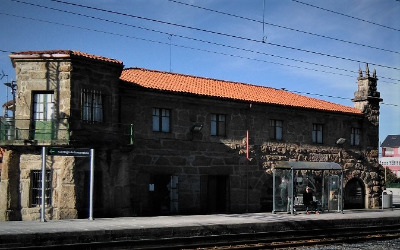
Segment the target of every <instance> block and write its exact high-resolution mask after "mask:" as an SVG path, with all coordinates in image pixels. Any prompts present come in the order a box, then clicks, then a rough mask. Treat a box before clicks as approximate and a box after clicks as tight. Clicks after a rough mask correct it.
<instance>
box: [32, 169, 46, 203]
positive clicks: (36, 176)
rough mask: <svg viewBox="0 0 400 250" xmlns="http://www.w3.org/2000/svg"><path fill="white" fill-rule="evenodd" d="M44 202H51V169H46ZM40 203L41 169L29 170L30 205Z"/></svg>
mask: <svg viewBox="0 0 400 250" xmlns="http://www.w3.org/2000/svg"><path fill="white" fill-rule="evenodd" d="M45 197H46V198H45V203H46V205H50V204H51V171H50V170H46V191H45ZM41 204H42V171H41V170H32V171H31V206H32V207H36V206H40V205H41Z"/></svg>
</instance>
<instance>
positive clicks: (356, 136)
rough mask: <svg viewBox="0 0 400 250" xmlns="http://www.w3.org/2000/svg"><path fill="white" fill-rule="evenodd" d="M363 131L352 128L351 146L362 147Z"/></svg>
mask: <svg viewBox="0 0 400 250" xmlns="http://www.w3.org/2000/svg"><path fill="white" fill-rule="evenodd" d="M360 137H361V129H359V128H351V136H350V144H351V145H352V146H358V145H360Z"/></svg>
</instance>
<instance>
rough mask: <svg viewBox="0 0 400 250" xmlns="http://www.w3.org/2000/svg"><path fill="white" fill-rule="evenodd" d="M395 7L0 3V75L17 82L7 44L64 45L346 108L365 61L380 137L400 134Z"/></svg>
mask: <svg viewBox="0 0 400 250" xmlns="http://www.w3.org/2000/svg"><path fill="white" fill-rule="evenodd" d="M68 3H74V4H75V5H71V4H68ZM76 4H80V5H81V6H78V5H76ZM82 5H84V6H82ZM85 6H86V7H85ZM398 13H400V1H396V0H385V1H381V0H351V1H348V0H335V1H333V0H327V1H316V0H298V1H297V0H201V1H200V0H198V1H195V0H176V1H175V0H174V1H169V0H87V1H77V0H60V1H52V0H41V1H34V0H17V1H13V0H2V1H1V2H0V30H1V36H0V72H1V71H3V72H4V73H5V74H7V75H8V80H9V81H11V79H15V72H14V69H13V68H12V65H11V62H10V59H9V57H8V56H9V54H10V52H11V51H25V50H52V49H71V50H79V51H83V52H87V53H91V54H95V55H100V56H106V57H110V58H115V59H118V60H121V61H123V62H124V65H125V67H142V68H148V69H156V70H163V71H172V72H176V73H183V74H190V75H196V76H203V77H209V78H216V79H222V80H228V81H237V82H244V83H250V84H255V85H264V86H269V87H274V88H286V89H287V90H290V91H296V92H300V93H303V94H305V95H308V94H306V93H312V94H317V95H311V96H312V97H315V98H319V99H324V100H327V101H331V102H335V103H340V104H344V105H348V106H353V103H352V102H351V100H350V99H351V98H352V97H353V96H354V92H355V91H356V90H357V76H358V73H357V71H358V69H359V67H361V69H362V70H365V62H368V63H369V65H370V69H371V71H372V70H373V69H376V70H377V75H378V78H379V81H378V91H380V92H381V97H382V98H383V99H384V101H383V102H384V104H382V105H381V116H380V141H383V140H384V139H385V138H386V136H387V135H388V134H400V16H399V14H398ZM263 20H264V25H263ZM0 74H1V73H0ZM0 77H1V76H0ZM6 81H7V77H3V79H2V80H0V83H4V82H6ZM337 97H339V98H337ZM8 99H9V100H10V99H11V94H10V93H9V94H8ZM5 101H7V88H6V87H5V86H4V85H3V84H0V102H1V103H4V102H5Z"/></svg>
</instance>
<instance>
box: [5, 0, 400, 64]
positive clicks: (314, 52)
mask: <svg viewBox="0 0 400 250" xmlns="http://www.w3.org/2000/svg"><path fill="white" fill-rule="evenodd" d="M11 1H14V2H19V3H24V4H30V5H35V4H32V3H27V2H24V1H20V0H11ZM50 1H52V2H57V3H62V4H67V5H72V6H76V7H80V8H86V9H91V10H96V11H101V12H105V13H110V14H116V15H122V16H126V17H131V18H138V19H142V20H146V21H151V22H157V23H162V24H167V25H172V26H176V27H180V28H187V29H192V30H196V31H201V32H206V33H210V34H214V35H220V36H225V37H231V38H234V39H241V40H245V41H249V42H255V43H263V44H268V45H271V46H276V47H280V48H285V49H290V50H296V51H301V52H305V53H311V54H315V55H320V56H326V57H332V58H336V59H341V60H346V61H351V62H357V63H363V64H366V63H369V64H370V65H375V66H379V67H382V68H388V69H393V70H400V68H397V67H391V66H388V65H383V64H379V63H373V62H366V61H361V60H358V59H352V58H347V57H342V56H336V55H332V54H326V53H322V52H318V51H312V50H307V49H300V48H295V47H291V46H287V45H283V44H277V43H271V42H264V41H262V40H257V39H252V38H248V37H242V36H236V35H232V34H227V33H222V32H217V31H212V30H207V29H201V28H196V27H192V26H187V25H182V24H177V23H172V22H166V21H162V20H157V19H152V18H147V17H141V16H137V15H132V14H128V13H122V12H117V11H112V10H106V9H101V8H97V7H92V6H87V5H82V4H76V3H70V2H65V1H60V0H50Z"/></svg>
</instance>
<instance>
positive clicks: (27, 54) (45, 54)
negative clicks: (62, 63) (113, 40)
mask: <svg viewBox="0 0 400 250" xmlns="http://www.w3.org/2000/svg"><path fill="white" fill-rule="evenodd" d="M71 56H77V57H84V58H89V59H93V60H99V61H104V62H109V63H116V64H121V65H122V61H119V60H116V59H112V58H108V57H103V56H96V55H92V54H88V53H84V52H80V51H76V50H42V51H20V52H13V53H12V54H11V55H10V57H11V58H51V57H53V58H62V57H71Z"/></svg>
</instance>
